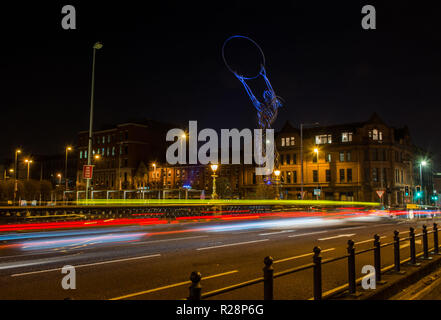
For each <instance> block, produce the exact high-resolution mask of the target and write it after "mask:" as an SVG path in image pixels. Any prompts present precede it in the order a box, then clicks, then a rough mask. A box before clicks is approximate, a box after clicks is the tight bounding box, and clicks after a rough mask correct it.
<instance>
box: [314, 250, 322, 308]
mask: <svg viewBox="0 0 441 320" xmlns="http://www.w3.org/2000/svg"><path fill="white" fill-rule="evenodd" d="M320 251H322V250H321V249H320V247H314V249H313V252H314V256H313V257H312V261H313V263H314V271H313V272H314V300H322V257H321V256H320Z"/></svg>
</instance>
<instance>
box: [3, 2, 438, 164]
mask: <svg viewBox="0 0 441 320" xmlns="http://www.w3.org/2000/svg"><path fill="white" fill-rule="evenodd" d="M210 2H212V1H206V2H205V3H210ZM342 2H343V1H284V2H282V3H283V5H276V4H274V2H270V1H266V2H256V1H254V2H242V1H238V2H229V3H226V2H218V1H216V2H215V3H216V4H205V5H202V6H201V4H200V3H199V4H190V2H189V1H180V2H176V3H171V2H169V3H168V4H163V5H160V6H153V5H151V4H149V2H148V1H143V2H142V3H144V5H142V6H141V5H140V3H139V2H138V1H137V2H131V1H118V2H109V1H93V5H92V4H91V3H92V1H87V2H86V1H81V2H79V1H58V2H55V1H54V2H51V3H47V1H33V2H29V3H28V2H20V3H18V4H15V5H9V7H8V6H5V5H3V4H2V9H1V17H0V20H1V21H0V27H1V33H2V39H1V43H2V45H1V52H0V55H1V60H0V67H1V76H0V79H1V88H2V90H1V99H0V103H1V105H2V116H3V119H2V120H3V121H2V125H1V127H0V146H1V148H0V150H1V154H0V156H1V157H9V158H11V157H12V155H13V150H14V148H15V147H16V146H21V147H23V149H24V151H25V154H54V153H62V152H63V150H64V146H65V145H66V144H68V143H75V140H76V135H77V132H78V131H81V130H87V129H88V122H89V108H90V84H91V66H92V46H93V44H94V43H95V42H96V41H101V42H102V43H103V44H104V47H103V49H101V50H100V51H98V52H97V64H96V88H95V98H96V99H95V119H94V127H95V128H97V129H98V128H100V127H101V126H102V125H105V124H111V123H121V122H125V121H128V120H132V119H143V118H150V119H156V120H162V121H167V122H172V123H181V124H185V123H188V120H198V124H199V128H201V129H202V128H205V127H211V128H215V129H219V128H235V127H237V128H253V127H255V123H256V113H255V110H254V107H253V106H252V105H251V102H250V100H249V99H248V96H247V95H246V93H245V91H244V90H243V87H242V86H241V84H240V82H239V81H238V80H237V79H236V78H235V77H234V76H233V75H232V74H231V73H230V72H229V71H228V70H227V68H226V67H225V65H224V62H223V60H222V56H221V47H222V44H223V42H224V40H225V39H226V38H228V37H229V36H231V35H234V34H242V35H246V36H249V37H251V38H253V39H254V40H256V41H257V42H258V43H259V44H260V46H261V47H262V49H263V51H264V53H265V57H266V68H267V74H268V76H269V79H270V81H271V83H272V85H273V87H274V89H275V91H276V93H277V95H279V96H281V97H282V98H283V100H284V101H285V105H284V107H283V109H282V110H281V111H280V113H279V117H278V120H277V122H276V124H275V126H276V128H280V127H281V126H282V125H283V124H284V123H285V121H286V120H290V121H291V123H292V124H294V125H298V124H299V123H300V122H316V121H318V122H320V123H321V124H336V123H344V122H357V121H364V120H367V119H368V118H369V117H370V115H371V114H372V113H373V112H377V113H378V114H379V115H380V117H382V118H383V120H385V121H386V123H388V124H391V125H393V126H398V127H402V126H404V125H408V126H409V129H410V130H411V134H412V137H413V140H414V143H416V144H417V145H420V146H422V147H424V148H426V149H427V150H428V151H431V152H434V153H435V154H440V153H441V139H440V134H439V124H440V117H441V109H440V106H441V90H440V89H441V50H440V34H439V30H440V26H439V25H440V21H441V20H440V19H439V14H440V12H441V5H440V3H439V1H438V2H437V3H435V2H432V1H431V2H425V4H424V5H423V4H420V2H413V4H411V3H410V2H409V3H407V2H403V1H387V3H388V4H387V5H384V4H381V3H384V2H386V1H344V2H343V3H342ZM67 4H71V5H74V6H75V8H76V11H77V30H63V29H62V27H61V20H62V17H63V15H62V13H61V8H62V7H63V6H64V5H67ZM366 4H371V5H374V6H375V7H376V10H377V30H364V29H362V28H361V19H362V16H363V15H362V14H361V8H362V6H363V5H366ZM245 53H246V54H245ZM244 55H250V53H249V52H248V51H247V50H238V53H237V55H235V56H234V57H235V58H237V59H243V58H248V56H244ZM249 59H255V57H253V58H251V57H250V58H249ZM437 167H438V168H439V167H440V166H439V165H437Z"/></svg>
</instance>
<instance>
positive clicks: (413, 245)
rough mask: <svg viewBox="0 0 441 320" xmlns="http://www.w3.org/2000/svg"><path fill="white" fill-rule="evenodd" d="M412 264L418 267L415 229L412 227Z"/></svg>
mask: <svg viewBox="0 0 441 320" xmlns="http://www.w3.org/2000/svg"><path fill="white" fill-rule="evenodd" d="M409 235H410V264H413V265H416V252H415V229H414V228H412V227H410V233H409Z"/></svg>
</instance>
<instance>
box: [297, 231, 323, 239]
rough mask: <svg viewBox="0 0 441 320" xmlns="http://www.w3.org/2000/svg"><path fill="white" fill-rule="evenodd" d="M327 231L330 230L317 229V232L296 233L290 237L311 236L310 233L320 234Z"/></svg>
mask: <svg viewBox="0 0 441 320" xmlns="http://www.w3.org/2000/svg"><path fill="white" fill-rule="evenodd" d="M326 232H328V231H317V232H309V233H301V234H294V235H292V236H288V238H295V237H301V236H309V235H312V234H319V233H326Z"/></svg>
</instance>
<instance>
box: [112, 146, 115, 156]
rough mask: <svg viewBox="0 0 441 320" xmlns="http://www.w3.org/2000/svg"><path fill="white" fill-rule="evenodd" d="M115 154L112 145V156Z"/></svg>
mask: <svg viewBox="0 0 441 320" xmlns="http://www.w3.org/2000/svg"><path fill="white" fill-rule="evenodd" d="M114 155H115V147H112V156H114Z"/></svg>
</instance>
